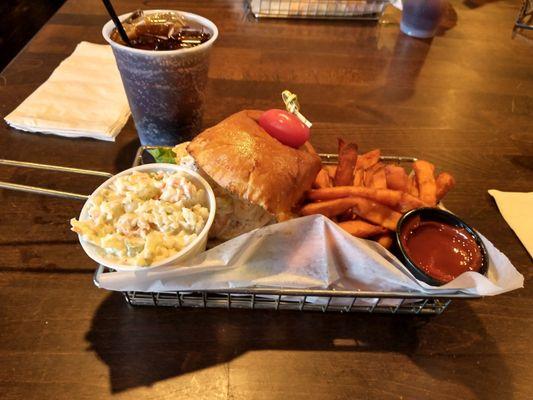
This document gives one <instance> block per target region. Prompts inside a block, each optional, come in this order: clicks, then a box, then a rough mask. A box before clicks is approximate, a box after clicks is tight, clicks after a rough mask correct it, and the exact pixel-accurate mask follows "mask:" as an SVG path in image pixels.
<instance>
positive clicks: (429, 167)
mask: <svg viewBox="0 0 533 400" xmlns="http://www.w3.org/2000/svg"><path fill="white" fill-rule="evenodd" d="M413 170H414V171H415V177H416V183H417V184H418V191H419V195H418V197H419V198H420V200H422V201H423V202H424V203H426V204H429V205H431V206H434V205H435V204H437V185H436V184H435V166H434V165H433V164H431V163H430V162H428V161H424V160H418V161H415V162H414V163H413Z"/></svg>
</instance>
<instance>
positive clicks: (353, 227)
mask: <svg viewBox="0 0 533 400" xmlns="http://www.w3.org/2000/svg"><path fill="white" fill-rule="evenodd" d="M339 226H340V227H341V228H342V229H344V230H345V231H346V232H348V233H349V234H350V235H353V236H356V237H358V238H367V237H370V236H375V235H381V234H384V233H387V228H384V227H382V226H378V225H373V224H370V223H368V222H365V221H361V220H356V221H345V222H339Z"/></svg>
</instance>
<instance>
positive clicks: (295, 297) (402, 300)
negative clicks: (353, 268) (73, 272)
mask: <svg viewBox="0 0 533 400" xmlns="http://www.w3.org/2000/svg"><path fill="white" fill-rule="evenodd" d="M154 148H155V147H151V146H143V147H140V148H139V150H138V151H137V154H136V156H135V161H134V163H133V166H137V165H141V164H146V163H151V162H154V159H153V158H152V156H151V155H150V154H149V152H148V150H150V149H154ZM320 157H321V158H322V162H323V163H324V164H335V163H337V161H338V156H337V155H336V154H320ZM382 160H383V161H392V162H397V163H412V162H413V161H416V158H413V157H396V156H384V157H382ZM272 262H275V260H272ZM112 273H114V272H113V271H112V270H110V269H108V268H106V267H104V266H99V267H98V269H97V270H96V272H95V274H94V279H93V281H94V284H95V285H96V286H98V287H99V286H100V279H101V277H102V275H103V274H112ZM122 294H123V295H124V298H125V299H126V301H127V302H128V303H129V304H131V305H134V306H156V307H175V308H182V307H196V308H226V309H250V310H295V311H322V312H326V311H335V312H346V313H350V312H365V313H388V314H441V313H442V312H443V311H444V310H446V308H447V307H448V306H449V304H450V303H451V301H452V299H466V298H478V297H479V296H474V295H468V294H462V293H453V294H442V295H431V294H427V293H424V292H375V291H358V290H352V291H344V290H342V291H341V290H330V289H285V288H281V289H279V288H256V287H253V288H236V289H218V290H197V291H183V290H181V291H170V292H138V291H126V292H122Z"/></svg>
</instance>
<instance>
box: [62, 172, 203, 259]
mask: <svg viewBox="0 0 533 400" xmlns="http://www.w3.org/2000/svg"><path fill="white" fill-rule="evenodd" d="M207 204H208V200H207V194H206V193H205V190H204V189H202V188H198V187H196V186H195V185H194V183H192V182H191V181H190V180H189V179H187V177H186V176H185V174H183V173H182V172H166V171H158V172H150V173H145V172H133V173H131V174H129V175H125V176H122V177H120V178H118V179H116V180H115V181H113V182H112V183H111V185H110V186H109V187H107V188H105V189H103V190H102V191H101V192H100V193H98V195H96V196H95V197H94V198H93V199H92V201H91V203H90V208H89V211H88V216H89V218H88V219H86V220H81V221H78V220H76V219H75V218H73V219H72V220H71V221H70V223H71V225H72V230H73V231H74V232H77V233H78V234H79V235H81V237H82V239H83V240H85V241H87V242H89V243H92V244H94V245H96V246H98V247H99V248H100V249H102V251H103V252H105V254H106V255H107V256H111V257H113V258H114V261H115V262H117V263H120V264H126V265H135V266H149V265H151V264H154V263H156V262H158V261H161V260H163V259H165V258H168V257H170V256H172V255H174V254H176V253H177V252H179V251H180V250H182V249H183V248H184V247H186V246H187V245H188V244H190V243H191V242H192V241H194V240H195V239H196V237H197V236H198V234H199V233H200V232H201V231H202V229H203V228H204V226H205V224H206V222H207V219H208V216H209V210H208V208H207Z"/></svg>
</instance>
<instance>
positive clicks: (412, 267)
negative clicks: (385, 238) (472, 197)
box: [396, 207, 489, 286]
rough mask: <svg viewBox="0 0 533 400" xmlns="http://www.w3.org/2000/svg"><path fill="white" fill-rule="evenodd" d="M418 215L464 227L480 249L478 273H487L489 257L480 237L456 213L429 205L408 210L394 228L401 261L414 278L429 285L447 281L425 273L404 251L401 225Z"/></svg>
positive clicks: (438, 284) (422, 217) (427, 219)
mask: <svg viewBox="0 0 533 400" xmlns="http://www.w3.org/2000/svg"><path fill="white" fill-rule="evenodd" d="M417 216H419V217H420V218H421V219H422V220H424V221H437V222H443V223H446V224H449V225H452V226H456V227H460V228H463V229H465V230H466V231H467V232H468V234H470V236H472V237H473V238H474V240H475V242H476V244H477V245H478V247H479V249H480V251H481V257H482V260H481V269H480V270H479V273H480V274H483V275H485V274H486V273H487V268H488V264H489V259H488V255H487V249H486V248H485V245H484V244H483V242H482V241H481V238H480V237H479V235H478V234H477V233H476V231H475V230H474V229H472V228H471V227H470V226H469V225H468V224H466V222H464V221H463V220H462V219H460V218H459V217H457V216H456V215H454V214H452V213H451V212H449V211H445V210H441V209H440V208H431V207H423V208H416V209H414V210H411V211H408V212H407V213H405V214H404V215H403V216H402V218H400V221H399V222H398V227H397V228H396V244H397V246H398V249H399V255H400V256H401V261H403V264H404V265H405V266H406V267H407V269H408V270H409V271H411V273H412V274H413V275H414V276H415V278H416V279H418V280H421V281H422V282H425V283H427V284H428V285H431V286H441V285H444V284H446V283H447V282H441V281H439V280H437V279H435V278H433V277H431V276H429V275H427V274H426V273H425V272H424V271H423V270H421V269H420V268H418V267H417V266H416V264H415V263H414V262H413V261H412V260H411V259H410V258H409V256H408V255H407V252H406V251H405V249H404V247H403V245H402V241H401V240H400V236H401V231H402V227H403V226H404V225H405V224H406V223H407V222H408V221H409V220H411V218H414V217H417Z"/></svg>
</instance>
